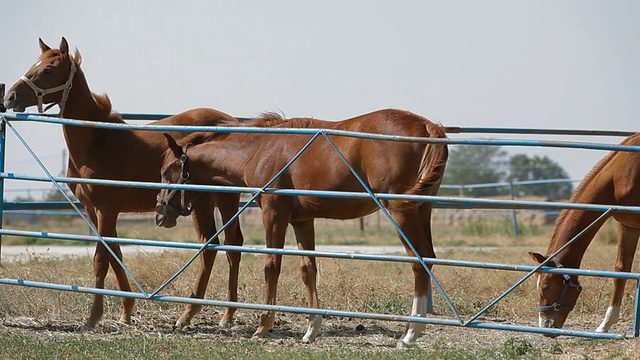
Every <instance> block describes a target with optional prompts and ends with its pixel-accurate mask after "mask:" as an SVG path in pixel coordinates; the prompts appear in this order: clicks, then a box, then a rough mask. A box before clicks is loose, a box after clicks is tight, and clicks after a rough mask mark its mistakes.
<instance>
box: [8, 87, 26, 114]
mask: <svg viewBox="0 0 640 360" xmlns="http://www.w3.org/2000/svg"><path fill="white" fill-rule="evenodd" d="M26 108H27V107H26V106H25V105H24V104H20V102H19V101H18V96H17V95H16V92H15V91H9V93H8V94H7V95H6V96H5V97H4V110H11V109H13V111H14V112H24V111H25V109H26Z"/></svg>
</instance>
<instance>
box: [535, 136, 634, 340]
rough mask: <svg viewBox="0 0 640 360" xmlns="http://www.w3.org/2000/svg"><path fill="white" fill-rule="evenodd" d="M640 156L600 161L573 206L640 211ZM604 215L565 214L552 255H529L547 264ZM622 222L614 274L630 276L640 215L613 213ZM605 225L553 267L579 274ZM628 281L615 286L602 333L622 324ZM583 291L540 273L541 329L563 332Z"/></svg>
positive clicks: (573, 281) (574, 282) (570, 281)
mask: <svg viewBox="0 0 640 360" xmlns="http://www.w3.org/2000/svg"><path fill="white" fill-rule="evenodd" d="M621 145H629V146H634V145H635V146H638V145H640V134H636V135H632V136H630V137H628V138H627V139H625V140H624V141H623V142H622V143H621ZM639 184H640V153H637V152H629V151H613V152H611V153H609V154H608V155H607V156H606V157H605V158H603V159H602V160H600V161H599V162H598V163H597V164H596V166H595V167H594V168H593V169H592V170H591V171H590V172H589V174H587V176H586V177H585V179H584V180H583V181H582V183H580V185H579V186H578V188H577V189H576V191H575V192H574V193H573V194H572V195H571V201H572V202H576V203H589V204H606V205H623V206H638V205H640V186H638V185H639ZM600 215H601V214H600V213H598V212H595V211H587V210H578V209H564V210H562V212H561V213H560V215H559V216H558V219H557V220H556V223H555V227H554V231H553V235H552V237H551V241H550V242H549V247H548V249H547V254H546V256H545V255H542V254H539V253H532V252H530V253H529V255H530V256H531V257H532V258H533V259H534V260H535V261H537V262H538V263H542V262H543V261H545V260H547V258H548V256H549V255H550V254H552V253H554V252H556V251H557V250H558V249H560V248H561V247H562V246H563V245H565V244H567V243H568V242H569V241H570V240H571V239H573V238H574V237H575V236H576V235H577V234H578V233H580V232H581V231H582V230H583V229H585V228H587V226H588V225H590V224H591V223H592V222H594V220H595V219H596V218H598V217H599V216H600ZM609 216H613V218H614V219H616V220H617V221H618V257H617V260H616V265H615V270H616V271H624V272H628V271H630V270H631V265H632V262H633V257H634V255H635V252H636V246H637V244H638V237H639V236H640V214H636V213H629V212H615V211H614V212H612V213H611V215H609ZM603 223H604V221H600V222H599V223H597V224H594V226H593V227H591V228H590V229H589V230H588V231H586V232H585V234H583V235H582V236H581V237H580V238H578V239H576V241H575V242H574V243H572V244H571V245H569V246H568V247H567V248H566V249H564V250H563V251H562V252H560V253H559V254H558V255H557V256H556V257H555V258H554V259H552V262H550V263H549V266H564V267H570V268H579V267H580V263H581V261H582V257H583V255H584V253H585V251H586V250H587V247H588V246H589V244H590V243H591V240H592V239H593V238H594V236H595V235H596V233H597V232H598V230H599V229H600V227H601V226H602V224H603ZM626 282H627V281H626V279H614V280H613V295H612V296H611V302H610V304H609V308H608V309H607V312H606V314H605V316H604V320H602V323H601V324H600V326H598V328H597V329H596V331H597V332H608V331H609V329H610V328H611V326H612V325H613V324H615V323H616V322H617V321H618V317H619V315H620V304H621V303H622V297H623V294H624V286H625V284H626ZM581 290H582V287H581V286H580V284H579V282H578V277H577V276H575V275H572V276H569V275H561V274H550V273H541V274H540V275H539V278H538V295H539V297H540V326H541V327H546V328H561V327H562V325H563V324H564V322H565V320H566V319H567V316H568V315H569V312H570V311H571V310H572V309H573V307H574V305H575V304H576V301H577V300H578V296H579V295H580V291H581Z"/></svg>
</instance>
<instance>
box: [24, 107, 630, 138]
mask: <svg viewBox="0 0 640 360" xmlns="http://www.w3.org/2000/svg"><path fill="white" fill-rule="evenodd" d="M24 115H27V116H46V117H59V116H58V115H57V114H37V113H33V114H32V113H24ZM173 115H176V114H137V113H120V116H122V118H123V119H125V120H160V119H164V118H168V117H170V116H173ZM236 119H238V120H240V121H249V120H252V118H247V117H236ZM445 131H446V132H447V133H449V134H519V135H527V134H529V135H581V136H625V137H626V136H631V135H633V134H635V133H636V132H634V131H620V130H571V129H528V128H495V127H471V126H445Z"/></svg>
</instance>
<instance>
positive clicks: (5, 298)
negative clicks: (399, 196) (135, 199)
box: [0, 218, 640, 358]
mask: <svg viewBox="0 0 640 360" xmlns="http://www.w3.org/2000/svg"><path fill="white" fill-rule="evenodd" d="M376 221H377V220H376V218H369V219H368V220H367V223H366V226H365V228H366V229H367V230H366V231H365V233H364V234H363V233H361V232H360V230H359V224H358V223H357V222H351V223H350V222H335V221H334V222H327V223H326V224H324V223H321V225H318V226H317V229H318V232H319V233H320V235H319V242H320V243H322V242H324V243H341V241H345V243H347V244H349V243H351V244H353V243H357V241H361V242H363V243H373V244H398V240H397V239H396V238H395V236H392V235H389V233H391V234H392V231H391V230H390V229H389V228H386V227H384V226H382V225H381V226H379V227H378V226H377V224H376ZM188 225H189V224H188V222H185V223H184V224H182V226H179V227H178V228H177V229H175V230H173V232H172V233H167V232H166V231H165V230H159V229H154V228H153V227H150V226H142V225H140V224H134V223H132V224H129V225H128V226H123V227H122V228H123V229H124V230H121V232H124V234H121V236H127V237H141V238H145V237H148V238H160V239H178V238H181V239H185V238H186V239H188V238H189V236H190V235H189V234H192V233H193V230H192V229H190V227H189V226H188ZM243 225H244V227H243V230H244V231H245V234H246V236H247V240H248V241H247V242H248V243H251V240H250V239H251V237H254V236H255V237H256V238H258V237H259V236H260V229H259V227H257V226H255V225H253V224H251V223H250V221H248V219H243ZM330 225H331V226H332V227H331V228H329V226H330ZM48 226H49V228H50V229H49V231H55V227H56V226H57V227H58V228H67V229H68V228H70V226H69V225H68V224H65V226H63V227H61V226H60V224H54V223H51V224H49V225H48ZM73 228H76V230H78V231H79V232H80V233H82V231H85V232H86V229H84V230H83V229H82V226H81V225H80V226H78V225H77V224H75V223H74V225H73ZM254 228H255V229H254ZM354 228H355V231H354ZM611 228H612V225H610V224H607V225H606V226H605V229H604V230H603V231H602V234H603V235H602V236H600V237H599V238H598V239H596V240H595V241H594V243H593V244H592V245H591V247H590V249H589V251H588V252H587V254H586V256H585V259H584V262H583V266H584V267H586V268H591V269H605V270H610V269H612V268H613V264H614V260H615V252H616V249H615V244H612V243H611V236H612V235H611ZM39 230H43V229H42V228H40V229H39ZM454 230H455V229H445V230H434V232H436V246H438V257H440V258H451V259H460V260H474V261H485V262H506V263H513V264H530V263H531V260H530V259H529V258H528V256H527V254H526V252H527V251H529V250H535V251H542V252H543V251H545V250H546V245H547V236H548V233H544V234H539V235H536V236H524V237H520V238H514V237H510V236H505V235H497V236H486V235H483V236H464V235H460V234H459V233H456V232H455V231H454ZM447 232H448V233H447ZM191 236H192V235H191ZM336 238H339V239H340V241H336ZM614 238H615V235H614ZM288 239H289V240H288V243H291V242H292V240H291V239H292V237H289V238H288ZM330 239H333V240H330ZM5 243H6V242H5ZM191 253H192V252H188V251H172V252H164V253H161V254H151V255H150V254H139V255H138V256H136V258H135V261H131V259H125V262H126V264H127V265H128V266H129V268H130V270H131V271H132V273H133V274H134V275H135V276H136V278H137V279H138V280H139V281H140V283H141V284H142V285H143V286H144V287H145V288H147V289H148V290H151V289H154V288H156V287H158V286H159V285H160V284H162V283H163V282H164V281H165V280H166V279H167V278H169V277H170V276H171V275H173V274H174V273H175V272H176V271H177V270H178V269H179V268H180V266H182V265H183V264H184V262H185V261H186V260H187V259H188V258H189V257H190V255H191ZM262 264H263V257H261V256H254V255H244V256H243V261H242V268H241V272H240V284H241V285H240V290H239V295H240V300H241V301H245V302H252V303H261V302H262V299H263V272H262ZM196 266H197V262H196V265H195V266H191V267H190V268H189V269H188V270H187V271H186V273H185V274H183V275H181V276H180V277H178V278H177V279H176V281H175V282H174V283H172V284H171V285H169V287H168V288H167V289H166V290H165V291H164V292H163V293H165V294H172V295H178V296H186V295H187V294H188V293H189V292H190V289H191V287H192V285H193V284H192V282H193V279H194V278H195V273H196V271H197V269H196ZM318 268H319V284H318V285H319V291H320V301H321V305H322V306H323V307H325V308H328V309H339V310H347V311H380V312H386V313H395V314H406V313H407V312H408V311H409V308H410V303H411V294H412V287H413V285H412V275H411V271H410V268H409V266H408V265H406V264H397V263H383V262H364V261H355V260H335V259H318ZM434 272H435V275H436V276H437V278H438V280H439V281H440V283H441V284H442V285H443V287H444V288H445V290H446V291H447V294H448V295H449V296H450V297H451V299H452V300H453V302H454V304H455V306H456V307H457V309H458V311H459V312H460V314H461V315H462V316H463V318H468V317H469V316H471V315H473V314H475V313H476V312H477V311H478V310H479V309H481V308H483V307H484V306H485V305H486V304H487V303H489V302H490V301H491V300H493V299H494V298H495V297H497V296H499V295H500V294H502V292H503V291H505V290H506V289H507V288H508V287H510V286H511V285H512V284H513V283H514V282H516V281H517V280H518V279H520V278H521V276H522V275H523V273H520V272H509V271H493V270H478V269H464V268H456V267H444V266H440V267H436V268H435V269H434ZM92 274H93V272H92V259H91V258H90V257H77V258H67V259H64V260H62V261H60V260H55V259H47V258H38V257H33V258H31V259H29V260H28V261H26V262H22V263H5V264H2V266H1V267H0V277H7V278H17V279H29V280H34V281H44V282H59V283H64V284H74V285H82V286H93V275H92ZM213 274H214V275H213V276H212V279H211V281H210V285H209V291H208V294H207V297H209V298H214V299H224V298H225V295H226V278H227V265H226V259H224V257H218V259H217V262H216V264H215V268H214V271H213ZM581 281H582V283H583V285H584V288H585V290H584V292H583V294H582V296H581V298H580V300H579V302H578V305H577V306H576V309H575V310H574V312H573V313H572V314H571V315H570V317H569V320H568V322H567V324H566V326H565V327H566V328H571V329H575V330H589V331H591V330H593V329H595V328H596V326H597V325H598V323H599V321H600V320H601V317H602V315H603V314H604V311H605V309H606V307H607V305H608V301H609V296H610V293H611V284H610V280H607V279H598V278H582V279H581ZM633 287H634V286H633V284H630V285H629V286H628V289H627V291H626V293H625V300H624V303H623V311H622V320H621V322H620V323H619V324H617V325H615V326H614V328H613V329H612V330H613V331H615V332H627V333H628V332H630V331H631V329H632V321H633V319H632V317H633V293H634V289H633ZM107 288H111V289H116V288H117V286H116V283H115V279H114V277H113V276H112V275H110V276H109V278H108V282H107ZM278 302H279V304H282V305H290V306H305V305H306V291H305V289H304V286H303V284H302V282H301V280H300V277H299V272H298V259H297V258H295V257H285V260H284V263H283V269H282V275H281V279H280V285H279V293H278ZM434 302H435V311H436V313H438V314H440V315H439V316H442V317H446V318H453V317H452V315H451V312H450V310H449V309H448V307H447V306H446V304H445V302H444V300H443V298H442V297H441V296H440V295H438V294H436V295H435V296H434ZM105 303H106V309H105V316H104V321H103V322H102V324H101V325H100V326H99V327H98V328H97V329H96V331H95V332H93V333H89V334H83V333H80V332H78V331H77V330H78V328H79V327H80V326H81V325H82V322H83V320H84V319H85V317H86V316H87V313H88V310H89V307H90V305H91V296H90V295H86V294H77V293H70V292H62V291H51V290H41V289H32V288H25V287H19V286H7V285H4V286H2V296H1V297H0V318H2V320H3V324H2V326H0V337H2V336H9V335H11V336H15V335H16V334H20V336H23V335H24V336H26V337H27V338H35V339H39V338H41V337H43V336H46V337H53V338H59V337H62V338H67V337H72V338H76V337H77V338H84V339H92V338H99V339H118V338H120V337H125V338H126V337H137V336H143V337H148V338H151V339H155V338H170V339H174V340H175V339H180V338H181V337H182V338H184V339H194V338H197V339H208V340H210V341H222V342H224V343H228V342H237V341H241V342H242V341H247V342H250V341H252V340H249V338H250V336H251V334H252V332H253V330H254V329H255V327H256V326H257V324H258V316H259V313H258V312H255V311H249V310H239V311H238V312H237V315H236V319H237V320H236V324H235V326H234V327H233V328H231V329H229V330H223V329H219V328H218V326H217V323H218V321H219V318H220V316H221V312H222V311H221V310H222V309H218V308H213V307H206V308H205V309H204V310H203V312H202V313H201V314H200V315H198V316H197V317H196V319H195V321H194V324H193V325H192V326H190V327H188V328H186V329H183V330H179V331H176V330H174V329H173V328H172V324H173V323H174V322H175V320H176V319H177V318H178V316H179V315H180V314H181V312H182V311H183V309H184V307H183V305H180V304H173V303H162V302H149V301H138V302H137V305H136V310H137V312H136V315H135V324H134V325H133V326H121V325H118V324H116V323H115V322H114V320H117V319H118V317H119V312H120V310H121V306H120V301H119V299H117V298H112V297H107V298H106V301H105ZM536 307H537V303H536V298H535V282H534V279H530V280H528V281H526V282H525V283H524V284H523V285H522V286H521V287H520V288H518V289H516V290H515V291H514V292H513V293H512V294H510V295H509V296H507V297H506V298H505V299H504V301H502V302H500V303H498V304H497V305H496V306H495V307H494V308H492V309H490V310H489V312H487V313H486V314H485V315H484V316H483V317H482V319H483V320H485V321H495V322H500V323H513V324H518V325H531V326H535V325H536V324H537V312H536ZM403 328H404V324H401V323H393V322H382V321H373V320H358V319H345V318H335V317H330V318H328V319H326V320H325V323H324V324H323V329H322V332H321V337H320V338H319V339H318V341H317V342H316V343H315V344H313V345H311V348H312V349H316V350H322V349H341V348H345V347H347V348H348V347H354V348H368V349H377V350H380V349H385V350H389V349H392V348H393V347H394V346H395V343H396V340H395V338H397V337H398V336H400V334H401V332H402V330H403ZM305 329H306V319H305V317H304V316H302V315H295V314H284V313H280V314H278V315H277V322H276V326H275V327H274V329H273V330H272V332H271V333H270V336H269V337H268V339H266V340H253V341H254V342H255V341H257V342H258V343H259V344H262V345H261V347H262V348H269V349H274V350H283V349H288V348H291V347H293V348H297V347H299V346H300V338H301V336H302V334H303V333H304V331H305ZM510 339H518V341H526V342H527V343H529V344H532V345H533V346H534V347H535V348H536V349H539V350H540V352H541V353H540V354H541V356H542V357H544V356H554V357H556V356H557V357H560V358H618V357H629V358H634V357H636V355H637V354H638V353H639V351H640V342H638V341H637V340H618V341H603V340H584V339H577V338H570V337H560V338H558V339H549V338H545V337H542V336H540V335H535V334H522V333H514V332H506V331H491V330H477V329H464V328H457V327H447V326H428V328H427V332H426V335H424V336H422V337H420V338H419V340H418V343H417V345H418V347H419V348H422V349H440V350H442V349H444V350H447V351H452V350H461V349H464V350H465V351H470V349H471V350H473V349H487V348H497V347H501V346H502V347H504V346H505V344H507V343H509V341H510ZM185 341H187V340H185ZM377 350H376V351H377Z"/></svg>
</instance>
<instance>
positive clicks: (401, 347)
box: [396, 341, 415, 349]
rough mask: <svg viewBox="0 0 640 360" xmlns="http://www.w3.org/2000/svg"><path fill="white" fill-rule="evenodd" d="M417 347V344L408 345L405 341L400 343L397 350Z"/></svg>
mask: <svg viewBox="0 0 640 360" xmlns="http://www.w3.org/2000/svg"><path fill="white" fill-rule="evenodd" d="M413 347H415V344H407V343H406V342H404V341H398V345H397V346H396V349H411V348H413Z"/></svg>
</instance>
